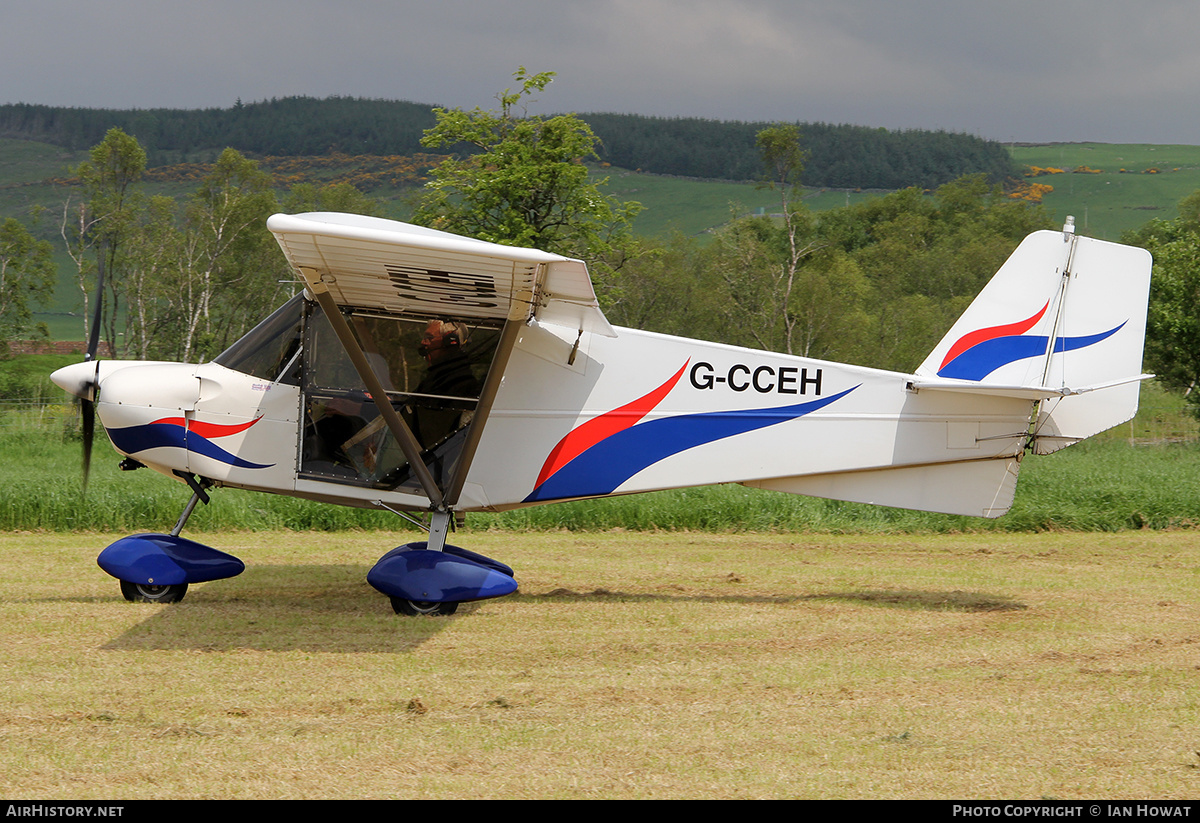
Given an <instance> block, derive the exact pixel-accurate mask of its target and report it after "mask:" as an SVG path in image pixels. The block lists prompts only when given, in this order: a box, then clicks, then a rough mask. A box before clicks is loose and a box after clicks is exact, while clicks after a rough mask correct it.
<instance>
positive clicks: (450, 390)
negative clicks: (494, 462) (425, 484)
mask: <svg viewBox="0 0 1200 823" xmlns="http://www.w3.org/2000/svg"><path fill="white" fill-rule="evenodd" d="M346 320H347V323H348V324H349V326H350V328H351V330H352V331H353V333H354V336H355V338H356V341H357V343H358V345H359V347H360V348H361V349H362V351H363V353H364V354H365V355H366V358H367V361H368V362H369V363H370V364H371V367H372V369H373V370H374V371H375V374H376V375H377V376H378V377H379V379H380V382H382V383H383V386H384V389H385V390H386V391H387V398H386V401H387V402H389V403H391V405H392V407H393V408H394V409H395V410H396V412H397V413H398V414H399V415H400V416H401V418H402V419H403V420H404V421H405V423H406V424H407V425H408V427H409V429H410V430H411V431H412V433H413V435H414V436H415V437H416V439H417V442H418V444H419V445H420V447H421V450H422V453H423V455H424V459H425V462H426V464H427V465H428V466H429V467H430V469H431V471H432V472H433V474H434V476H435V477H436V478H439V479H440V477H441V476H443V475H444V474H445V472H446V471H448V470H449V468H450V467H451V466H452V465H453V462H454V460H455V459H456V458H457V455H458V451H459V449H460V448H461V443H462V439H463V435H464V434H465V431H466V428H467V427H468V426H469V425H470V423H471V420H472V418H473V416H474V412H475V407H476V406H477V405H478V402H479V394H480V392H481V391H482V387H483V382H484V379H485V378H486V376H487V372H488V369H489V368H490V367H491V362H492V357H493V355H494V354H495V350H496V345H497V343H498V341H499V327H498V326H496V327H491V326H486V325H483V326H481V325H477V324H467V323H463V322H460V321H457V320H452V319H442V318H435V319H428V318H421V319H417V318H411V317H397V316H386V315H380V314H374V313H370V312H349V311H348V312H346ZM306 335H307V339H306V344H305V350H306V352H307V355H306V363H305V368H304V394H305V431H304V443H303V445H302V449H301V470H302V472H304V473H306V474H308V475H311V476H317V477H321V478H328V479H336V480H340V481H344V482H352V483H363V484H368V485H373V486H378V487H386V488H393V487H395V486H397V485H400V484H401V483H403V482H405V481H408V480H410V476H409V475H410V472H409V467H408V463H407V461H406V460H405V458H404V456H403V452H402V450H401V449H400V447H399V444H398V443H397V442H396V441H395V438H394V436H393V435H392V433H391V430H390V429H389V428H388V427H387V426H386V424H385V423H384V420H383V418H382V416H381V415H380V413H379V408H378V406H377V403H380V402H383V401H384V398H375V397H371V396H370V395H369V394H368V392H367V390H366V387H365V385H364V384H363V381H362V379H361V378H360V377H359V375H358V372H357V371H356V370H355V368H354V364H353V363H352V361H351V360H350V357H349V356H348V355H347V354H346V352H345V349H343V347H342V344H341V342H340V341H339V340H338V338H337V335H336V334H335V333H334V331H333V327H332V326H331V325H330V323H329V321H328V319H327V318H326V317H325V316H324V313H323V312H321V310H320V309H319V308H314V310H313V311H312V313H311V315H310V317H309V321H308V327H307V332H306Z"/></svg>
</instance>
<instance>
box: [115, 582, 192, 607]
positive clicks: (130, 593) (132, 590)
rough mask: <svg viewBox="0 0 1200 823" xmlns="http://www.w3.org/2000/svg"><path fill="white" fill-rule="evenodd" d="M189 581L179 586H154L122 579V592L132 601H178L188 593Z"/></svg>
mask: <svg viewBox="0 0 1200 823" xmlns="http://www.w3.org/2000/svg"><path fill="white" fill-rule="evenodd" d="M187 587H188V584H187V583H180V584H179V585H178V586H154V585H151V584H149V583H130V582H129V581H128V580H122V581H121V594H123V595H124V596H125V599H126V600H128V601H129V602H130V603H178V602H179V601H180V600H182V599H183V596H184V595H185V594H187Z"/></svg>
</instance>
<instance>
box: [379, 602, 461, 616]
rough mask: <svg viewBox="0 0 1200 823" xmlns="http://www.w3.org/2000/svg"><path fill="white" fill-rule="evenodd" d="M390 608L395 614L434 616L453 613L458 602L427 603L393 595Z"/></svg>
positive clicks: (456, 608) (456, 609)
mask: <svg viewBox="0 0 1200 823" xmlns="http://www.w3.org/2000/svg"><path fill="white" fill-rule="evenodd" d="M392 610H393V611H394V612H396V614H405V615H408V616H409V617H416V616H418V615H422V614H423V615H427V616H429V617H436V616H439V615H440V616H445V615H451V614H454V613H455V612H456V611H458V603H427V602H425V601H423V600H405V599H404V598H403V597H393V598H392Z"/></svg>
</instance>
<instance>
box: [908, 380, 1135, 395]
mask: <svg viewBox="0 0 1200 823" xmlns="http://www.w3.org/2000/svg"><path fill="white" fill-rule="evenodd" d="M1153 377H1154V375H1152V374H1139V375H1137V376H1136V377H1127V378H1125V379H1124V380H1113V381H1111V382H1109V383H1103V384H1101V385H1098V386H1080V387H1078V388H1072V387H1070V386H1058V387H1056V386H1003V385H998V384H993V383H972V382H971V381H969V380H912V381H909V384H908V385H909V388H911V389H914V390H916V391H951V392H965V393H966V394H982V395H989V396H991V397H1014V398H1017V399H1020V400H1048V399H1050V398H1052V397H1071V396H1073V395H1077V394H1088V393H1089V392H1094V391H1100V390H1101V389H1109V388H1113V387H1114V386H1123V385H1125V384H1127V383H1140V382H1142V381H1143V380H1150V379H1152V378H1153Z"/></svg>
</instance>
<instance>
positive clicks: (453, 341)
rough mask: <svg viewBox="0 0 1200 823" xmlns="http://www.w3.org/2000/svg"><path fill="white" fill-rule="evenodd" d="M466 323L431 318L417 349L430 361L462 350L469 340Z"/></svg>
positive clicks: (432, 361)
mask: <svg viewBox="0 0 1200 823" xmlns="http://www.w3.org/2000/svg"><path fill="white" fill-rule="evenodd" d="M468 334H469V332H468V331H467V327H466V324H464V323H456V322H451V321H446V320H430V321H429V325H428V326H426V327H425V336H424V337H422V338H421V344H420V345H419V346H418V347H417V351H418V352H419V353H420V355H421V356H422V357H424V358H425V359H426V360H428V361H429V362H430V363H434V362H436V361H438V360H441V359H442V358H444V357H448V356H450V355H452V354H454V353H455V352H457V351H460V350H461V349H462V347H463V346H464V345H465V344H466V342H467V337H468Z"/></svg>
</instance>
